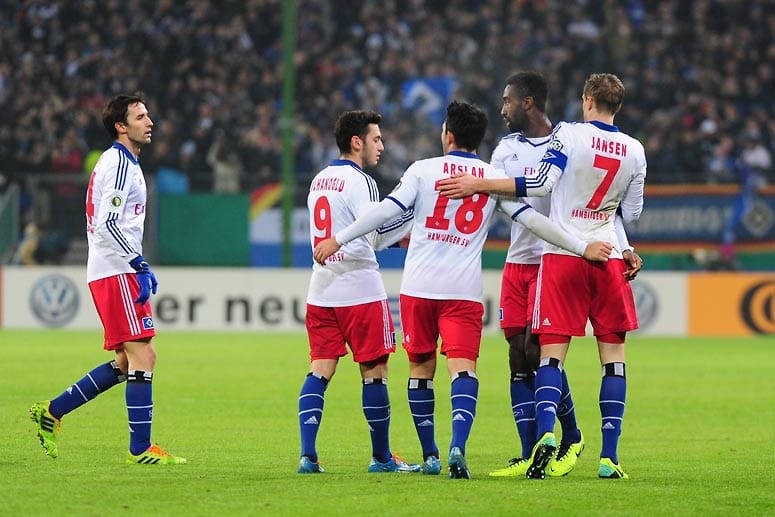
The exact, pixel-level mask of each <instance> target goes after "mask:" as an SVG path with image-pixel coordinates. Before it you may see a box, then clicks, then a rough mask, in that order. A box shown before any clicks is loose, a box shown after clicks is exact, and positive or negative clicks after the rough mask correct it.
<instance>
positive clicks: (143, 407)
mask: <svg viewBox="0 0 775 517" xmlns="http://www.w3.org/2000/svg"><path fill="white" fill-rule="evenodd" d="M152 407H153V404H151V405H150V406H127V407H126V408H127V409H148V408H152Z"/></svg>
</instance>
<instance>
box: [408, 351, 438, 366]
mask: <svg viewBox="0 0 775 517" xmlns="http://www.w3.org/2000/svg"><path fill="white" fill-rule="evenodd" d="M406 355H407V357H408V358H409V362H411V363H417V364H422V363H427V362H428V361H430V360H431V359H433V358H435V357H436V352H424V353H421V354H416V353H414V352H407V353H406Z"/></svg>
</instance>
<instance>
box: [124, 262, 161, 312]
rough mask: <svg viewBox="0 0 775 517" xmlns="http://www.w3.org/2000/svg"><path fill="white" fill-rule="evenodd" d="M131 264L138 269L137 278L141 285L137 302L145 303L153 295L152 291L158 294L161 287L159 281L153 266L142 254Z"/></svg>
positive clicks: (130, 263)
mask: <svg viewBox="0 0 775 517" xmlns="http://www.w3.org/2000/svg"><path fill="white" fill-rule="evenodd" d="M129 265H130V266H132V269H134V270H135V271H136V273H135V278H136V279H137V284H138V285H139V286H140V293H139V294H138V295H137V298H135V303H137V304H140V305H145V303H146V302H147V301H148V298H150V297H151V293H153V294H156V291H157V290H158V288H159V282H157V281H156V275H154V274H153V271H151V266H149V265H148V262H146V261H145V259H144V258H143V256H142V255H138V256H137V257H135V258H134V259H132V261H131V262H129Z"/></svg>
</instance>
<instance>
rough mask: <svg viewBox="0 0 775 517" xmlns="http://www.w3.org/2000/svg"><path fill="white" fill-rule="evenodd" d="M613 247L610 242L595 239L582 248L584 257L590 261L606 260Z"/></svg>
mask: <svg viewBox="0 0 775 517" xmlns="http://www.w3.org/2000/svg"><path fill="white" fill-rule="evenodd" d="M613 249H614V247H613V245H612V244H611V243H610V242H604V241H595V242H590V243H589V244H587V249H585V250H584V258H585V259H587V260H589V261H591V262H608V257H610V256H611V251H613Z"/></svg>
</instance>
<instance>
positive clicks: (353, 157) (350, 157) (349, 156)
mask: <svg viewBox="0 0 775 517" xmlns="http://www.w3.org/2000/svg"><path fill="white" fill-rule="evenodd" d="M339 159H340V160H350V161H351V162H353V163H354V164H355V165H357V166H358V167H360V168H361V169H363V160H361V157H360V156H358V155H357V154H354V153H343V154H341V155H339Z"/></svg>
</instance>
